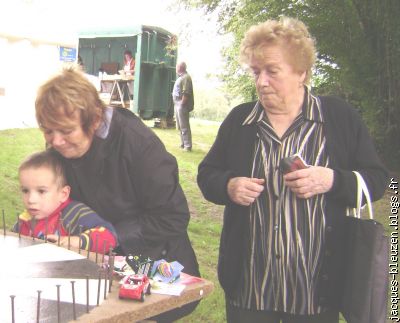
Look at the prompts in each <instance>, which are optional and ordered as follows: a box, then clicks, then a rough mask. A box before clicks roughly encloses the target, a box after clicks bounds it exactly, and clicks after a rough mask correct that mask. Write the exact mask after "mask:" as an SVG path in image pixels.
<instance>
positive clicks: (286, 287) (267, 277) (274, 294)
mask: <svg viewBox="0 0 400 323" xmlns="http://www.w3.org/2000/svg"><path fill="white" fill-rule="evenodd" d="M253 123H255V124H256V125H257V140H256V142H255V147H254V157H253V164H252V177H256V178H265V182H266V184H265V190H264V191H263V193H262V194H261V195H260V196H259V197H258V198H257V199H256V201H255V202H254V203H253V204H252V205H251V207H250V226H249V227H250V232H249V237H250V238H249V241H248V242H249V244H248V246H247V248H246V250H247V251H246V255H245V259H244V262H243V263H244V267H245V268H244V271H243V272H244V276H243V277H242V280H241V282H240V284H241V285H240V288H239V289H238V290H239V291H240V292H239V295H237V296H236V297H235V298H234V299H231V303H232V305H235V306H239V307H242V308H246V309H253V310H269V311H282V312H286V313H291V314H308V315H312V314H317V313H320V312H321V310H322V309H321V308H320V305H319V303H318V300H319V297H318V296H319V295H317V293H318V288H317V284H318V281H319V280H320V279H321V277H320V276H321V273H320V270H321V262H322V256H323V250H324V232H325V210H324V209H325V197H324V195H323V194H320V195H317V196H314V197H312V198H309V199H300V198H296V196H295V194H294V193H292V192H291V191H290V190H289V189H288V188H287V187H286V186H285V185H284V183H283V177H282V172H281V171H280V170H279V164H280V161H281V159H282V158H284V157H288V156H290V155H293V154H295V153H299V154H300V155H301V156H302V157H303V159H304V160H305V161H306V162H307V164H309V165H314V166H324V167H327V166H328V163H329V158H328V156H327V153H326V149H325V135H324V131H323V125H324V119H323V115H322V111H321V108H320V102H319V99H318V98H317V97H315V96H313V95H312V94H311V93H309V92H308V91H307V92H306V95H305V100H304V104H303V108H302V112H301V113H300V115H299V116H298V117H297V118H296V119H295V121H294V122H293V124H292V125H291V126H290V127H289V128H288V129H287V131H286V133H285V134H284V135H283V136H282V137H281V138H279V137H278V136H277V135H276V134H275V132H274V129H273V128H272V126H271V124H270V123H269V121H268V118H267V116H266V114H265V112H264V109H263V107H262V106H261V104H260V103H259V102H258V103H257V104H256V105H255V106H254V108H253V110H252V111H251V113H250V114H249V116H248V117H247V118H246V120H245V121H244V123H243V125H246V124H253Z"/></svg>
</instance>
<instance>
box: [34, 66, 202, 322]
mask: <svg viewBox="0 0 400 323" xmlns="http://www.w3.org/2000/svg"><path fill="white" fill-rule="evenodd" d="M35 107H36V117H37V121H38V124H39V126H40V128H41V130H42V131H43V133H44V138H45V140H46V143H47V144H48V145H49V146H50V147H51V148H52V149H54V150H55V151H57V152H58V153H59V154H60V155H61V157H62V159H63V160H64V162H65V166H66V171H67V179H68V183H69V185H70V186H71V189H72V193H71V195H72V197H73V198H75V199H77V200H79V201H82V202H84V203H86V204H87V205H88V206H90V207H91V208H92V209H94V210H95V211H96V212H97V213H98V214H99V215H100V216H102V217H103V218H104V219H106V220H107V221H109V222H111V223H112V224H113V225H114V227H115V229H116V231H117V235H118V239H119V243H120V246H121V248H122V252H123V253H124V254H134V255H142V256H143V257H150V258H151V259H153V260H158V259H165V260H167V261H175V260H176V261H178V262H180V263H181V264H182V265H183V266H184V269H183V271H184V272H186V273H188V274H191V275H194V276H199V270H198V264H197V260H196V256H195V254H194V251H193V249H192V246H191V243H190V241H189V238H188V234H187V226H188V223H189V218H190V214H189V209H188V205H187V201H186V198H185V195H184V193H183V191H182V189H181V186H180V185H179V179H178V167H177V163H176V159H175V158H174V157H173V156H172V155H171V154H169V153H168V152H167V151H166V149H165V147H164V145H163V143H162V142H161V141H160V140H159V138H158V137H157V136H156V135H155V134H154V133H153V132H152V131H151V130H150V129H149V128H148V127H147V126H146V125H144V124H143V123H142V121H141V120H140V119H139V118H138V117H136V116H135V115H134V114H133V113H132V112H131V111H129V110H127V109H122V108H111V107H106V106H105V105H104V103H103V102H102V101H101V100H100V98H99V96H98V93H97V91H96V89H95V88H94V87H93V85H92V84H91V83H90V82H89V81H88V80H87V78H86V77H85V76H84V75H83V74H82V73H81V72H80V71H78V70H75V69H73V68H68V69H64V70H63V71H62V72H61V73H60V74H59V75H56V76H55V77H53V78H52V79H50V80H48V81H47V82H46V83H45V84H44V85H42V86H41V87H40V89H39V91H38V94H37V98H36V103H35ZM189 307H190V306H189ZM191 309H193V306H192V308H191ZM184 312H185V311H184V310H183V311H182V312H181V314H182V313H184ZM185 314H187V312H186V313H185ZM178 316H179V315H178ZM169 318H170V320H169V321H172V320H173V319H175V318H176V316H173V315H171V316H170V317H169ZM162 321H163V322H165V321H168V320H162Z"/></svg>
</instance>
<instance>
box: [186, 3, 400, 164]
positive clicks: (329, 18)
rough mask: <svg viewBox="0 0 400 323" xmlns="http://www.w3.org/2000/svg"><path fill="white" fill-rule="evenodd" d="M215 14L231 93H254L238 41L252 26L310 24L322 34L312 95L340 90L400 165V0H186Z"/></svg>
mask: <svg viewBox="0 0 400 323" xmlns="http://www.w3.org/2000/svg"><path fill="white" fill-rule="evenodd" d="M180 3H181V4H182V3H183V4H185V5H186V6H188V7H197V8H199V7H200V8H204V9H205V14H207V13H217V14H218V16H219V20H218V22H219V28H218V29H219V30H220V31H221V32H224V33H230V34H232V35H233V36H234V41H233V43H232V45H231V46H230V47H229V48H226V49H225V51H224V53H223V55H224V57H225V59H226V67H225V69H224V70H225V71H226V73H225V74H224V75H222V76H221V77H222V78H223V80H224V81H225V82H226V83H227V85H228V88H229V89H230V91H231V92H232V93H236V94H241V95H243V96H245V97H246V98H247V99H251V98H254V97H255V90H254V86H253V85H252V81H251V80H250V79H249V77H248V76H247V74H246V73H244V71H243V70H242V69H241V67H240V66H239V64H238V60H237V58H238V51H239V45H240V41H241V40H242V38H243V35H244V33H245V31H246V30H247V29H248V28H249V27H250V26H251V25H253V24H256V23H259V22H262V21H265V20H267V19H271V18H274V19H275V18H278V17H279V16H281V15H286V16H292V17H297V18H299V19H300V20H302V21H304V22H305V23H306V24H307V25H308V27H309V30H310V32H311V34H312V35H313V36H314V37H315V38H316V41H317V49H318V60H317V64H316V69H315V73H314V77H313V80H312V82H313V86H314V92H316V93H317V94H326V93H330V94H336V95H339V96H342V97H344V98H345V99H346V100H348V101H349V102H351V103H352V104H353V105H354V106H355V107H356V108H357V109H358V110H359V111H360V112H361V114H362V116H363V117H364V120H365V121H366V123H367V125H368V127H369V128H370V131H371V133H372V135H373V137H374V139H375V141H376V143H377V147H378V150H379V151H380V153H381V155H382V157H383V159H384V160H385V161H386V163H387V165H388V166H389V167H391V168H393V169H396V170H399V167H400V166H399V165H400V140H399V139H398V138H400V24H399V23H398V17H399V15H400V1H398V0H337V1H332V0H303V1H301V0H282V1H274V0H180Z"/></svg>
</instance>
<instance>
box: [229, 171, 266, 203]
mask: <svg viewBox="0 0 400 323" xmlns="http://www.w3.org/2000/svg"><path fill="white" fill-rule="evenodd" d="M264 182H265V181H264V179H261V178H249V177H234V178H231V179H230V180H229V181H228V187H227V191H228V195H229V198H230V199H231V200H232V201H233V202H235V203H237V204H239V205H244V206H249V205H250V204H251V203H253V202H254V200H255V199H256V198H257V197H258V196H259V195H260V193H261V192H262V191H263V190H264Z"/></svg>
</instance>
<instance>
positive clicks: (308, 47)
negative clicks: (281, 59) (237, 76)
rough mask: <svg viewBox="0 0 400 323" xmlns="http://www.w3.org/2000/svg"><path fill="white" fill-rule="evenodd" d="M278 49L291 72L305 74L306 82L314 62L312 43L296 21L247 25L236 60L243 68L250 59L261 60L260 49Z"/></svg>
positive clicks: (285, 18)
mask: <svg viewBox="0 0 400 323" xmlns="http://www.w3.org/2000/svg"><path fill="white" fill-rule="evenodd" d="M269 46H280V47H281V48H282V49H283V50H284V53H285V56H286V59H287V60H288V63H289V64H290V65H291V66H292V67H293V69H294V71H295V72H298V73H303V72H306V78H305V83H309V81H310V78H311V73H312V70H311V69H312V67H313V65H314V63H315V58H316V49H315V40H314V38H313V37H312V36H311V35H310V33H309V31H308V28H307V26H306V25H305V24H304V23H303V22H301V21H300V20H298V19H295V18H290V17H281V18H280V19H279V20H267V21H265V22H263V23H260V24H258V25H254V26H251V27H250V28H249V29H248V31H247V32H246V34H245V36H244V39H243V40H242V43H241V46H240V61H241V63H242V64H244V65H247V64H248V63H249V61H250V60H251V59H252V58H256V59H262V57H263V53H264V48H265V47H269Z"/></svg>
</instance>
